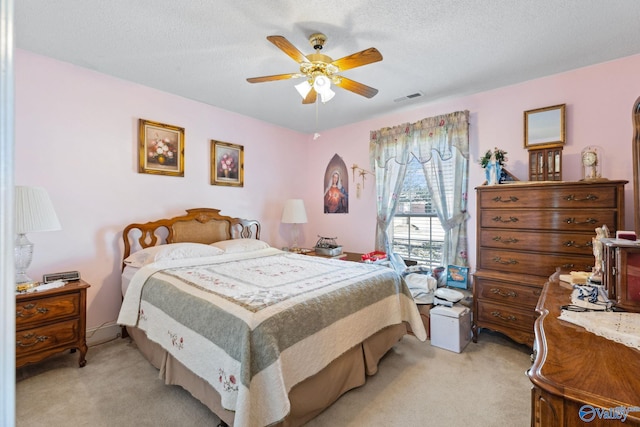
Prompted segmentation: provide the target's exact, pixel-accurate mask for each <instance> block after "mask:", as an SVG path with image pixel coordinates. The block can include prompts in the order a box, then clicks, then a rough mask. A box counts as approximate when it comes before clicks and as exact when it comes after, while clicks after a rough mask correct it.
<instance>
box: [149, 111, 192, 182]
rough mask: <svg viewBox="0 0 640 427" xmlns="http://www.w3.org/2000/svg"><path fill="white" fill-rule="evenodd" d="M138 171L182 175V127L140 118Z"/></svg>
mask: <svg viewBox="0 0 640 427" xmlns="http://www.w3.org/2000/svg"><path fill="white" fill-rule="evenodd" d="M138 141H139V144H138V172H139V173H150V174H156V175H170V176H184V128H181V127H178V126H172V125H166V124H163V123H158V122H152V121H149V120H144V119H140V120H139V124H138Z"/></svg>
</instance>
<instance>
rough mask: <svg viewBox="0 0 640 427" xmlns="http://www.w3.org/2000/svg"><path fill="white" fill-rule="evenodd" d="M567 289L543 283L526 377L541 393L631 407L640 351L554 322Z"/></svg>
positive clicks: (639, 380) (639, 390)
mask: <svg viewBox="0 0 640 427" xmlns="http://www.w3.org/2000/svg"><path fill="white" fill-rule="evenodd" d="M570 295H571V288H570V286H569V285H567V284H564V282H547V283H546V284H545V286H544V289H543V292H542V295H541V297H540V300H539V302H538V307H537V308H536V311H537V312H538V313H539V314H540V318H539V319H538V320H537V321H536V326H535V335H536V343H537V355H536V359H535V361H534V364H533V366H532V367H531V369H530V370H529V372H528V374H529V377H530V378H531V381H532V382H533V383H534V384H535V385H536V386H538V387H540V388H541V389H543V390H546V391H548V392H550V393H552V394H556V395H559V396H563V397H564V398H568V399H571V400H576V401H584V402H586V403H590V404H593V405H599V406H600V407H614V406H619V405H626V406H637V405H638V404H639V402H640V401H638V396H640V376H638V375H637V372H639V371H640V351H638V350H636V349H634V348H631V347H627V346H625V345H623V344H620V343H617V342H614V341H611V340H608V339H606V338H603V337H600V336H598V335H596V334H594V333H591V332H588V331H587V330H586V329H584V328H582V327H580V326H577V325H574V324H572V323H569V322H566V321H563V320H560V319H558V316H559V315H560V311H561V306H562V305H566V304H568V303H569V302H570V299H571V297H570Z"/></svg>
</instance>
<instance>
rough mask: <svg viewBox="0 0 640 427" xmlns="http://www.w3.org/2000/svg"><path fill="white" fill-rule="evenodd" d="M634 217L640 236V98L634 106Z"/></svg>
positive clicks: (637, 233)
mask: <svg viewBox="0 0 640 427" xmlns="http://www.w3.org/2000/svg"><path fill="white" fill-rule="evenodd" d="M632 115H633V141H632V144H633V150H632V151H633V212H634V213H633V215H634V220H635V227H636V236H640V97H638V99H636V103H635V104H634V105H633V112H632Z"/></svg>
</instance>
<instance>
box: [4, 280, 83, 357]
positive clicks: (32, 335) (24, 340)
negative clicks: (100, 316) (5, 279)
mask: <svg viewBox="0 0 640 427" xmlns="http://www.w3.org/2000/svg"><path fill="white" fill-rule="evenodd" d="M88 287H89V285H88V284H87V283H85V282H84V281H82V280H78V281H75V282H69V283H67V284H66V285H64V286H62V287H59V288H55V289H50V290H47V291H42V292H38V291H36V292H30V293H26V294H17V295H16V368H19V367H21V366H24V365H26V364H28V363H35V362H39V361H41V360H42V359H45V358H47V357H49V356H51V355H53V354H56V353H60V352H61V351H64V350H69V349H70V350H72V351H75V350H76V349H77V350H79V352H80V356H79V360H78V364H79V365H80V367H81V368H82V367H83V366H84V365H86V364H87V361H86V360H85V356H86V354H87V349H88V348H87V341H86V306H87V288H88Z"/></svg>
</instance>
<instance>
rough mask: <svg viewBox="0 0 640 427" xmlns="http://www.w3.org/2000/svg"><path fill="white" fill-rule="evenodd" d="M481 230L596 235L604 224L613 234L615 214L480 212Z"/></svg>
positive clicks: (487, 210) (595, 212) (572, 211)
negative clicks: (588, 232) (596, 230)
mask: <svg viewBox="0 0 640 427" xmlns="http://www.w3.org/2000/svg"><path fill="white" fill-rule="evenodd" d="M479 215H480V227H482V228H509V229H518V230H520V229H529V230H563V231H570V232H572V231H590V232H592V233H593V234H594V236H595V232H594V230H595V228H596V227H600V226H602V225H603V224H606V225H607V227H609V230H610V231H611V232H612V233H615V231H616V224H617V222H616V218H617V215H618V214H617V212H616V211H615V210H614V209H607V210H594V209H591V210H588V211H587V210H571V209H557V210H554V211H545V210H540V209H531V210H518V209H509V210H505V209H482V210H480V212H479Z"/></svg>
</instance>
